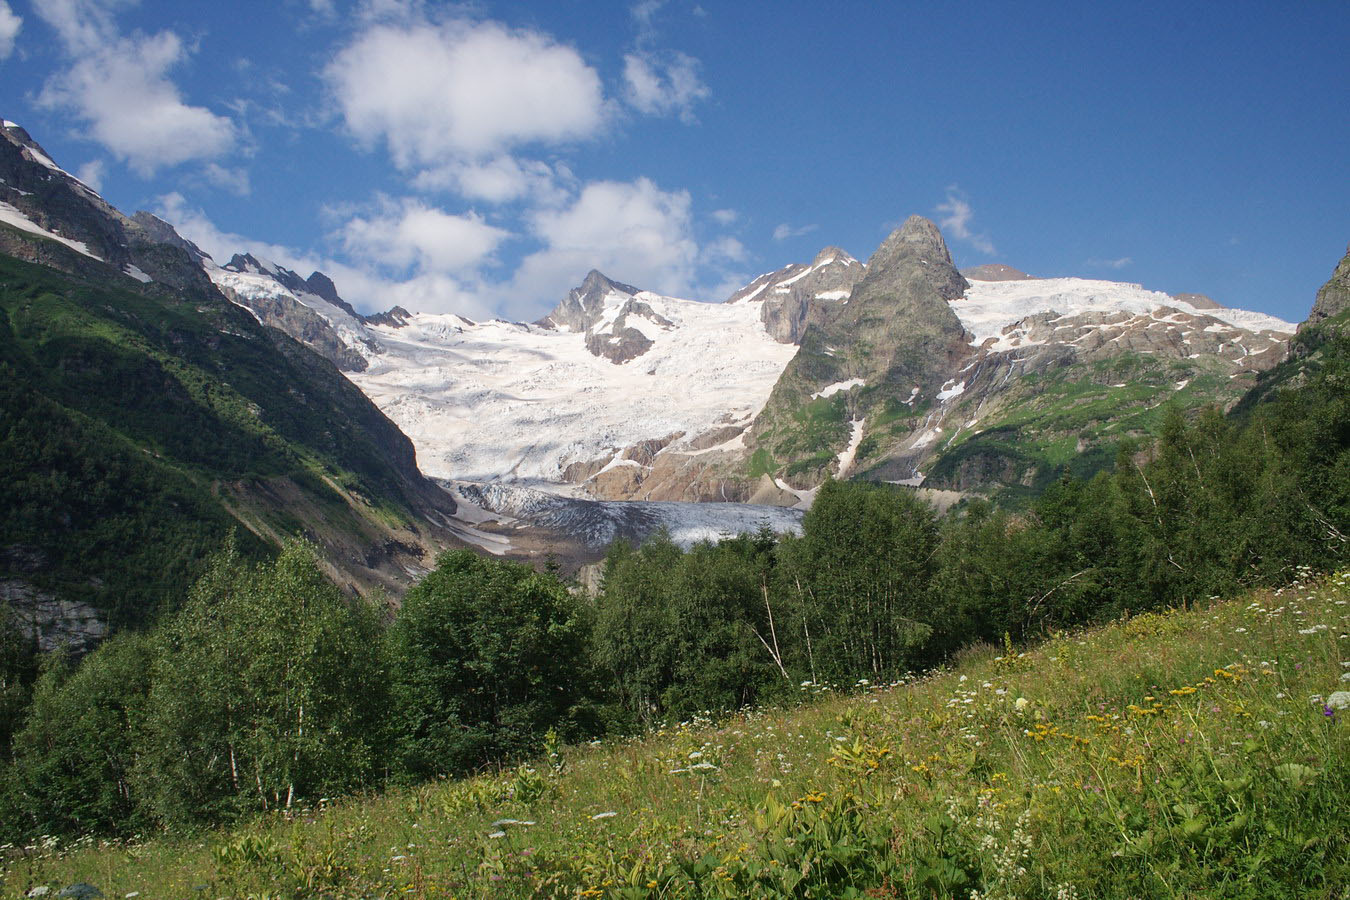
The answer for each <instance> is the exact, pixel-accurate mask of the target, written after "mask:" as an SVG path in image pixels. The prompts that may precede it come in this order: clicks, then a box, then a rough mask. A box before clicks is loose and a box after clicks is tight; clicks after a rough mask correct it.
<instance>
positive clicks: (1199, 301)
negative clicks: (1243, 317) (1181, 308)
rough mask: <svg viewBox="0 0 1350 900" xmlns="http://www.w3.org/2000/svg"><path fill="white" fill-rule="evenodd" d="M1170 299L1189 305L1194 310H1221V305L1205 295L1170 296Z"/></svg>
mask: <svg viewBox="0 0 1350 900" xmlns="http://www.w3.org/2000/svg"><path fill="white" fill-rule="evenodd" d="M1171 296H1172V299H1174V300H1180V301H1181V302H1182V303H1189V304H1190V305H1191V306H1194V307H1195V308H1196V309H1223V304H1222V303H1219V302H1217V301H1216V300H1215V299H1214V298H1213V297H1209V296H1206V295H1205V294H1187V293H1184V292H1183V293H1180V294H1172V295H1171Z"/></svg>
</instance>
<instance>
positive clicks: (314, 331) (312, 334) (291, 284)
mask: <svg viewBox="0 0 1350 900" xmlns="http://www.w3.org/2000/svg"><path fill="white" fill-rule="evenodd" d="M221 268H222V269H224V270H225V271H226V272H235V273H251V274H261V275H266V276H268V277H270V278H271V279H273V280H274V281H275V282H276V283H277V284H279V285H280V286H281V287H283V288H285V289H286V290H285V291H273V292H270V293H265V294H260V293H256V292H251V291H240V290H238V289H237V286H235V285H232V284H230V283H228V281H222V282H221V283H220V284H218V285H217V287H219V288H220V290H221V292H222V293H224V294H225V296H227V297H229V298H230V300H231V301H233V302H235V303H237V304H239V305H240V306H242V307H244V308H245V309H247V310H249V311H250V312H252V313H253V315H254V316H256V317H257V318H258V321H259V322H261V323H262V324H264V325H270V326H272V327H273V328H276V329H277V330H278V331H282V332H285V333H286V334H289V335H290V336H291V337H293V338H295V339H296V340H297V341H299V342H300V343H302V344H306V345H308V346H309V347H310V348H312V349H314V350H316V351H317V352H318V353H319V354H320V355H321V356H323V357H324V358H325V359H327V360H329V361H330V362H331V363H333V365H335V366H337V367H338V368H339V369H341V370H342V371H344V372H364V371H365V370H366V367H367V365H368V363H367V362H366V358H365V357H364V356H362V355H361V354H360V353H359V352H357V351H356V350H355V349H354V348H352V347H350V346H348V345H347V342H346V341H344V340H343V338H342V336H341V335H339V334H338V333H337V331H336V330H334V328H333V325H332V323H331V322H329V320H328V319H326V318H325V317H324V316H322V315H320V314H319V313H318V312H315V311H314V310H313V309H311V308H310V307H309V306H306V305H305V303H304V302H303V300H302V299H301V298H303V297H306V296H315V297H322V295H321V294H319V293H318V292H316V291H314V290H312V288H311V286H310V282H314V283H316V284H317V285H318V286H319V287H320V288H321V289H330V290H331V292H332V296H333V297H334V298H336V301H337V302H335V301H334V300H330V299H328V298H327V297H322V299H323V300H324V301H326V302H328V303H330V304H332V305H333V306H336V307H337V308H339V309H341V310H343V311H344V312H347V313H349V314H350V315H351V316H352V317H353V318H355V319H356V320H358V321H363V320H364V317H362V316H359V315H357V313H356V311H355V310H354V309H352V308H351V306H350V305H349V304H347V302H346V301H345V300H342V298H341V297H338V296H337V291H336V289H334V288H333V282H332V281H330V280H329V279H328V277H327V276H326V275H324V274H323V273H321V272H315V273H314V274H313V275H311V276H310V277H309V280H305V279H303V278H301V277H300V276H299V275H297V274H296V273H295V272H292V271H291V270H290V269H286V268H283V267H281V266H277V265H273V264H272V263H267V262H263V261H261V260H259V259H257V258H255V257H254V256H253V255H251V254H243V255H241V254H238V253H236V254H235V255H234V256H233V257H232V258H231V259H230V261H229V262H228V263H226V264H225V265H224V266H222V267H221ZM372 349H373V348H372Z"/></svg>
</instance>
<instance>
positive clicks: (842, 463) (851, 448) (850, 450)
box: [839, 419, 867, 478]
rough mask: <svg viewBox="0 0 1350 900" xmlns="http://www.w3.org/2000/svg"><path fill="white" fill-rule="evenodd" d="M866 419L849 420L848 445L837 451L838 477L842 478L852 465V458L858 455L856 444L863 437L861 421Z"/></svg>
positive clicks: (860, 441) (859, 442)
mask: <svg viewBox="0 0 1350 900" xmlns="http://www.w3.org/2000/svg"><path fill="white" fill-rule="evenodd" d="M865 421H867V420H866V419H854V420H853V421H851V422H849V423H848V424H849V427H850V428H851V429H852V432H851V433H850V435H849V439H848V446H847V447H845V448H844V449H843V450H841V451H839V477H840V478H843V477H844V476H845V475H846V474H848V470H849V469H850V468H852V467H853V460H854V459H855V458H856V457H857V455H858V446H859V445H860V444H861V443H862V439H863V423H864V422H865Z"/></svg>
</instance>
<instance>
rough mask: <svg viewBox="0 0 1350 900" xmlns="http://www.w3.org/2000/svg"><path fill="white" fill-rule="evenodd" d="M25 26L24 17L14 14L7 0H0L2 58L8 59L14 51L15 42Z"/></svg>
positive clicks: (0, 54) (0, 57)
mask: <svg viewBox="0 0 1350 900" xmlns="http://www.w3.org/2000/svg"><path fill="white" fill-rule="evenodd" d="M22 27H23V19H22V18H20V17H19V16H16V15H15V14H14V10H12V9H10V8H9V4H8V3H6V2H5V0H0V59H7V58H8V57H9V55H10V54H11V53H13V52H14V42H15V40H16V39H17V38H18V36H19V29H20V28H22Z"/></svg>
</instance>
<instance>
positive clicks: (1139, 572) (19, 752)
mask: <svg viewBox="0 0 1350 900" xmlns="http://www.w3.org/2000/svg"><path fill="white" fill-rule="evenodd" d="M1347 532H1350V339H1347V338H1345V337H1343V336H1340V335H1339V334H1337V333H1336V331H1335V330H1333V329H1328V328H1322V329H1310V330H1307V331H1305V332H1304V333H1303V334H1301V335H1300V336H1299V337H1298V338H1296V339H1295V342H1294V353H1293V354H1292V355H1291V358H1290V360H1289V361H1288V362H1287V363H1285V364H1284V365H1283V366H1282V367H1280V368H1277V369H1276V370H1275V371H1274V372H1272V373H1271V374H1270V375H1269V376H1268V377H1267V378H1266V381H1265V382H1264V383H1263V386H1262V387H1261V388H1260V389H1259V392H1258V393H1257V394H1256V395H1254V396H1253V399H1252V400H1251V402H1247V403H1243V404H1240V405H1239V406H1238V407H1237V408H1236V409H1234V410H1233V411H1232V412H1230V413H1229V414H1228V415H1224V414H1222V413H1220V412H1219V411H1217V410H1211V411H1208V412H1205V413H1203V414H1202V415H1200V416H1199V417H1197V418H1194V419H1192V420H1187V419H1186V418H1185V417H1183V416H1182V415H1181V413H1179V412H1174V413H1172V414H1170V415H1168V416H1167V418H1166V421H1165V425H1164V427H1163V429H1162V431H1161V433H1160V434H1159V435H1157V436H1156V438H1154V439H1152V440H1149V441H1140V442H1137V443H1128V442H1127V443H1123V444H1122V445H1121V446H1120V447H1119V448H1118V449H1117V453H1116V460H1115V464H1114V466H1113V467H1112V469H1111V470H1110V471H1108V472H1103V473H1101V474H1099V475H1097V476H1096V477H1094V478H1092V479H1091V480H1086V481H1084V480H1075V479H1065V480H1062V481H1060V482H1058V483H1056V484H1055V485H1053V486H1052V487H1051V488H1050V489H1049V490H1047V491H1046V492H1045V493H1044V494H1043V495H1042V496H1041V497H1040V498H1038V499H1037V500H1036V501H1035V502H1034V503H1033V504H1031V505H1030V506H1029V507H1027V508H1024V509H1018V510H1009V509H999V508H994V507H992V506H990V505H988V504H985V503H982V502H972V503H968V504H964V505H962V506H959V507H957V508H956V509H954V510H953V511H952V512H950V513H948V514H946V515H945V516H939V515H938V514H937V513H936V512H935V511H934V510H933V509H932V508H931V507H929V506H927V505H926V504H924V503H923V502H921V501H920V500H919V499H917V498H916V496H915V495H914V494H913V493H912V492H910V491H908V490H907V489H903V488H898V487H894V486H890V485H875V484H867V483H861V482H827V483H826V484H825V485H824V486H823V487H822V488H821V490H820V492H819V494H818V496H817V500H816V503H815V505H814V506H813V507H812V509H811V510H810V511H809V512H808V514H807V515H806V517H805V520H804V522H803V530H802V534H801V535H800V536H790V535H788V536H780V535H775V534H773V533H770V532H768V531H767V530H765V531H761V532H759V533H757V534H749V535H740V536H737V537H734V538H728V539H725V540H722V541H720V542H718V543H704V544H699V545H696V546H694V547H692V548H689V549H687V550H683V549H681V548H680V547H678V546H676V545H675V544H674V543H673V542H672V541H671V540H670V539H669V537H667V536H661V535H658V536H657V537H656V538H654V539H652V540H650V541H649V542H647V543H646V544H644V545H642V546H640V547H633V546H629V545H626V544H616V545H615V546H613V547H612V548H611V550H610V552H609V554H608V556H607V558H606V560H605V562H604V569H603V582H602V588H601V590H600V591H599V593H598V594H597V595H594V596H592V595H590V594H587V593H586V592H584V591H581V590H579V589H577V588H576V587H575V586H574V585H571V584H568V583H567V582H566V581H565V580H563V579H562V578H560V577H559V573H558V572H557V571H554V570H552V567H548V566H545V567H544V568H545V570H544V571H536V570H535V569H533V568H530V567H528V566H524V565H521V564H518V563H512V562H507V561H501V560H495V559H489V558H483V557H479V556H477V555H475V554H473V553H471V552H468V551H458V552H452V553H447V554H445V555H443V556H442V557H441V558H440V559H439V560H438V562H437V565H436V568H435V570H434V571H433V572H431V573H430V574H429V575H427V576H426V577H425V578H424V579H423V580H422V581H420V582H419V583H418V584H417V585H415V586H414V587H413V588H412V589H411V590H410V591H409V593H408V594H407V596H406V598H405V599H404V601H403V603H402V605H401V607H400V608H399V609H397V610H396V611H392V610H391V607H390V605H389V604H387V603H382V602H378V601H369V600H364V601H357V600H353V599H351V598H350V597H349V596H348V595H346V594H344V593H343V592H342V591H340V590H339V589H338V588H337V587H336V586H334V585H333V584H332V583H331V582H329V581H328V580H327V579H326V578H325V576H324V575H323V574H322V573H321V571H320V569H319V567H318V565H317V563H316V561H315V557H314V554H313V551H312V550H311V549H310V548H309V547H308V546H307V545H305V544H304V543H303V542H300V541H294V542H291V543H289V544H288V545H287V546H286V547H285V548H284V549H283V551H282V552H281V553H280V554H279V555H277V556H276V557H275V558H272V559H265V560H262V561H259V560H257V559H256V557H255V556H254V554H253V552H252V551H251V550H250V551H249V552H242V551H241V550H240V548H239V547H237V546H236V545H235V542H234V540H233V539H231V540H230V541H227V542H226V544H225V546H224V547H223V548H222V549H221V550H220V551H219V552H217V553H216V554H215V555H214V557H212V559H211V561H210V563H209V564H208V565H207V566H206V567H205V570H204V572H203V574H202V575H201V576H200V577H199V578H198V579H197V581H196V582H195V584H194V585H193V586H192V588H191V589H190V590H189V591H188V592H187V593H186V595H185V596H183V597H182V598H181V599H179V600H178V601H177V602H176V603H173V604H168V605H166V608H165V609H164V610H163V611H161V612H160V613H159V615H158V617H157V618H156V619H155V621H153V622H151V623H149V624H147V625H146V626H145V627H141V628H135V629H127V630H124V631H122V632H121V633H119V634H117V635H116V636H114V637H113V638H112V639H110V640H108V641H107V642H105V643H104V644H103V645H102V646H101V647H100V648H99V649H98V650H96V651H95V652H93V653H92V654H90V655H88V656H87V657H85V658H84V659H83V660H79V661H75V660H71V659H69V658H67V657H66V656H64V655H63V654H61V653H59V652H58V653H55V654H47V655H45V656H43V657H42V658H39V657H38V654H37V653H36V652H35V649H34V647H33V646H32V644H31V642H30V640H29V639H28V638H27V637H26V636H25V634H24V632H23V630H22V629H21V628H20V627H19V624H18V622H17V621H16V620H15V617H14V616H13V614H12V612H11V611H10V610H9V609H8V608H7V607H0V823H3V826H0V831H3V833H0V842H4V841H19V840H24V839H28V838H31V837H34V836H38V835H85V834H96V835H122V836H126V835H132V834H145V833H147V832H148V831H152V830H155V829H159V828H165V827H174V828H176V829H177V828H183V827H198V826H207V825H212V824H215V823H222V822H228V821H234V820H238V819H241V818H245V817H248V816H252V815H256V814H258V813H260V812H266V811H276V810H284V809H287V808H291V807H294V806H295V805H297V804H299V805H313V804H316V803H318V802H319V801H321V800H326V799H329V798H333V797H337V796H342V795H349V794H354V793H360V792H365V791H372V790H378V789H380V788H381V787H383V786H386V785H395V784H413V783H419V782H423V781H427V780H429V779H434V778H439V777H446V776H459V775H465V774H469V773H473V772H476V771H482V770H486V769H491V768H493V767H501V766H506V765H510V764H513V763H514V762H516V761H519V760H521V759H528V758H537V757H539V756H540V755H541V754H549V753H556V751H557V748H558V747H559V746H560V745H561V744H562V743H564V742H574V741H580V740H585V739H590V738H594V737H599V736H606V735H625V734H639V733H643V732H644V731H647V730H649V729H652V728H655V727H657V726H659V725H660V724H662V723H670V722H678V721H681V720H686V719H689V718H691V717H693V716H717V715H719V714H723V713H728V712H732V711H735V710H739V709H743V708H745V707H750V706H766V705H790V704H794V703H799V702H803V700H805V699H809V698H810V697H812V696H814V695H816V694H817V693H819V692H822V691H826V690H832V691H844V690H848V689H850V688H854V687H857V686H859V685H869V684H877V683H887V682H890V681H893V680H895V679H897V678H900V677H903V676H905V675H906V674H908V673H913V672H917V671H923V670H928V669H932V668H934V667H938V666H941V665H943V664H944V663H945V662H947V661H948V660H950V659H951V658H952V657H953V655H954V654H957V653H959V652H961V651H962V650H963V648H967V647H970V646H972V645H975V644H981V643H983V644H994V645H999V646H1007V647H1008V648H1014V647H1016V646H1017V645H1020V644H1021V643H1022V642H1024V641H1028V640H1031V639H1035V638H1038V637H1041V636H1045V635H1047V634H1051V633H1054V632H1056V631H1057V630H1059V629H1064V628H1072V627H1076V626H1080V625H1087V624H1093V623H1101V622H1105V621H1109V620H1113V619H1118V618H1121V617H1122V616H1127V615H1135V614H1138V613H1142V612H1148V611H1158V610H1165V609H1170V608H1180V607H1185V606H1188V605H1192V604H1196V603H1203V602H1205V601H1207V600H1208V599H1210V598H1213V597H1216V596H1228V595H1231V594H1233V593H1235V592H1237V591H1239V590H1241V589H1243V588H1248V587H1260V586H1276V585H1281V584H1285V583H1288V582H1289V581H1291V580H1292V579H1293V578H1294V577H1295V576H1297V575H1300V574H1302V573H1307V572H1318V571H1328V570H1331V569H1333V568H1335V567H1336V566H1338V565H1343V564H1344V562H1345V559H1346V534H1347Z"/></svg>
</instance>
